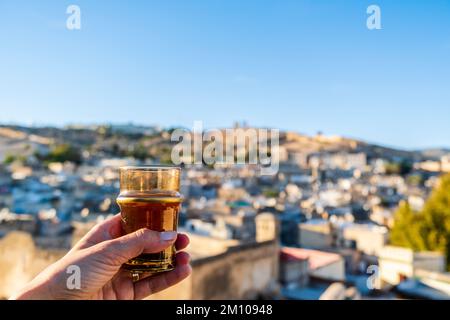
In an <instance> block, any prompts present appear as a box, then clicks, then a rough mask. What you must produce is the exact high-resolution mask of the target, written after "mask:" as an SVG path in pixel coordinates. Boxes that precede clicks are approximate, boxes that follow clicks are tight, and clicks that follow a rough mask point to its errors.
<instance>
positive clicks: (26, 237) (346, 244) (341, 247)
mask: <svg viewBox="0 0 450 320" xmlns="http://www.w3.org/2000/svg"><path fill="white" fill-rule="evenodd" d="M234 127H235V128H241V129H242V128H243V129H246V128H247V125H246V124H236V125H235V126H234ZM172 131H173V128H172V129H171V128H160V127H156V126H141V125H134V124H123V125H112V124H111V125H92V126H84V125H80V126H67V127H64V128H61V127H60V128H58V127H22V126H11V125H8V126H7V125H3V126H0V161H1V164H0V271H1V272H0V297H2V298H8V297H9V296H10V295H11V294H12V293H13V292H14V291H15V290H17V289H18V288H20V287H21V286H23V285H24V284H25V283H26V282H28V281H29V280H31V279H32V278H33V277H34V276H35V275H36V274H37V273H38V272H40V271H41V270H42V269H43V268H45V267H46V266H47V265H49V264H50V263H52V262H53V261H55V260H56V259H58V258H59V257H61V256H62V255H64V254H65V253H66V252H67V250H68V249H70V248H71V246H72V245H73V244H74V243H75V242H76V241H77V240H78V239H80V237H82V236H83V235H84V234H85V233H86V232H87V231H88V230H89V229H90V228H91V227H92V226H93V225H94V224H95V223H97V222H98V221H102V220H103V219H105V218H106V217H107V216H109V215H113V214H116V213H118V212H119V208H118V206H117V204H116V202H115V199H116V197H117V195H118V193H119V180H118V167H120V166H124V165H137V164H139V165H142V164H156V163H164V164H169V163H170V162H171V151H172V147H173V146H174V144H175V143H174V142H172V141H171V139H170V137H171V132H172ZM279 151H280V154H279V157H280V166H279V171H278V173H277V174H276V175H273V176H261V175H259V174H258V171H257V168H255V167H254V166H251V165H230V166H225V165H220V166H219V165H215V166H214V165H209V166H206V165H190V166H188V165H186V166H184V168H183V177H182V193H183V195H184V196H185V198H186V201H185V202H184V204H183V209H182V212H181V216H180V229H181V230H182V232H186V233H188V234H189V236H190V238H191V245H190V247H189V248H188V250H187V251H189V253H190V254H191V255H192V258H193V259H192V260H193V261H192V266H193V274H192V276H190V277H189V278H188V279H187V280H185V281H183V282H182V283H180V284H178V285H177V286H175V287H173V288H170V289H168V290H166V291H164V292H161V293H159V294H156V295H154V296H152V297H150V298H151V299H300V300H301V299H404V298H420V299H447V298H450V274H449V273H447V272H446V271H447V257H446V255H445V253H443V252H428V251H418V250H414V251H413V250H412V249H410V248H406V247H399V246H394V245H393V244H392V242H391V241H390V234H391V230H392V228H393V227H394V224H395V213H396V212H397V210H398V208H399V206H401V205H402V204H408V207H409V208H411V210H413V211H415V212H419V211H421V210H422V209H423V207H424V206H425V204H426V201H427V199H428V198H429V196H430V194H431V192H432V190H433V189H434V188H436V187H437V186H438V185H439V181H440V177H441V176H442V175H443V174H446V173H448V172H450V150H417V151H404V150H397V149H393V148H387V147H384V146H380V145H374V144H370V143H367V142H364V141H358V140H354V139H348V138H343V137H338V136H326V135H324V134H321V133H318V134H317V135H315V136H306V135H302V134H300V133H297V132H286V131H284V132H283V131H282V132H280V146H279Z"/></svg>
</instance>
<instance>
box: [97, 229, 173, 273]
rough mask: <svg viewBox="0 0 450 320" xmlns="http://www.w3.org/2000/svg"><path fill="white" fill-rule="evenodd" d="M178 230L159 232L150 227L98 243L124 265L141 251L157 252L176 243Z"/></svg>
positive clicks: (107, 255)
mask: <svg viewBox="0 0 450 320" xmlns="http://www.w3.org/2000/svg"><path fill="white" fill-rule="evenodd" d="M176 239H177V232H176V231H164V232H158V231H153V230H149V229H139V230H137V231H135V232H133V233H130V234H127V235H125V236H122V237H120V238H116V239H113V240H108V241H105V242H103V243H100V244H98V245H100V246H101V252H102V253H103V255H105V258H108V260H110V261H114V262H115V263H116V264H118V265H122V264H123V263H125V262H127V261H128V260H130V259H132V258H135V257H137V256H138V255H140V254H141V253H157V252H161V251H163V250H164V249H166V248H168V247H169V246H171V245H173V244H174V243H175V240H176Z"/></svg>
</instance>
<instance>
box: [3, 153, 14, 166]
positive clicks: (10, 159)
mask: <svg viewBox="0 0 450 320" xmlns="http://www.w3.org/2000/svg"><path fill="white" fill-rule="evenodd" d="M15 160H16V157H15V156H14V155H13V154H8V155H7V156H6V157H5V159H4V160H3V163H4V164H5V165H10V164H11V163H13V162H14V161H15Z"/></svg>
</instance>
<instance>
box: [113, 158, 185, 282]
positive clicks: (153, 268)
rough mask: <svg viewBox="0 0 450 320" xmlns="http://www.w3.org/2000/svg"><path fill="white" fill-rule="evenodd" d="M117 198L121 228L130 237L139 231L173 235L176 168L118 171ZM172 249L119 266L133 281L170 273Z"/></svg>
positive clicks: (176, 205) (178, 205)
mask: <svg viewBox="0 0 450 320" xmlns="http://www.w3.org/2000/svg"><path fill="white" fill-rule="evenodd" d="M119 170H120V194H119V196H118V198H117V203H118V205H119V207H120V210H121V216H122V228H123V230H124V232H125V233H131V232H134V231H136V230H139V229H142V228H148V229H151V230H155V231H159V232H162V231H176V230H177V227H178V213H179V211H180V208H181V202H182V199H183V198H182V196H181V194H180V193H179V191H180V171H181V170H180V168H179V167H170V166H167V167H166V166H143V167H121V168H120V169H119ZM175 253H176V252H175V247H174V246H172V247H170V248H167V249H166V250H164V251H162V252H158V253H144V254H141V255H140V256H138V257H135V258H134V259H131V260H130V261H128V262H127V263H125V264H124V265H123V268H124V269H126V270H129V271H130V274H131V275H132V277H133V278H136V277H139V275H140V274H142V273H146V274H153V273H159V272H165V271H170V270H173V269H174V267H175Z"/></svg>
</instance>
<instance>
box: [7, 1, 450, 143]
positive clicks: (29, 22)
mask: <svg viewBox="0 0 450 320" xmlns="http://www.w3.org/2000/svg"><path fill="white" fill-rule="evenodd" d="M69 4H77V5H79V6H80V8H81V13H82V16H81V19H82V29H81V30H79V31H69V30H67V29H66V27H65V25H66V19H67V17H68V15H67V14H66V8H67V6H68V5H69ZM370 4H378V5H379V6H380V7H381V13H382V17H381V18H382V28H383V29H382V30H375V31H370V30H368V29H367V28H366V18H367V14H366V9H367V7H368V5H370ZM194 120H203V121H204V123H205V125H206V126H207V127H210V128H212V127H224V126H230V125H232V123H233V121H235V120H246V121H247V122H248V123H249V124H251V125H256V126H271V127H278V128H283V129H292V130H296V131H299V132H302V133H307V134H314V133H316V132H317V131H319V130H320V131H323V132H324V133H325V134H340V135H345V136H350V137H357V138H362V139H365V140H368V141H371V142H378V143H382V144H386V145H392V146H399V147H404V148H419V147H440V146H447V147H448V146H450V1H448V0H433V1H427V0H423V1H406V0H404V1H401V0H396V1H381V0H380V1H379V0H371V1H365V0H353V1H352V0H341V1H337V0H328V1H320V0H309V1H302V0H292V1H288V0H245V1H242V0H179V1H173V0H158V1H157V0H149V1H137V0H134V1H106V0H103V1H99V0H95V1H93V0H85V1H77V0H71V1H61V0H58V1H54V0H53V1H43V0H41V1H34V0H33V1H32V0H30V1H22V0H1V1H0V122H2V123H5V122H7V123H8V122H19V123H28V124H29V123H37V124H57V125H61V124H67V123H80V122H81V123H104V122H128V121H134V122H138V123H142V124H160V125H163V126H170V125H183V126H189V127H190V126H192V123H193V121H194Z"/></svg>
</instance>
